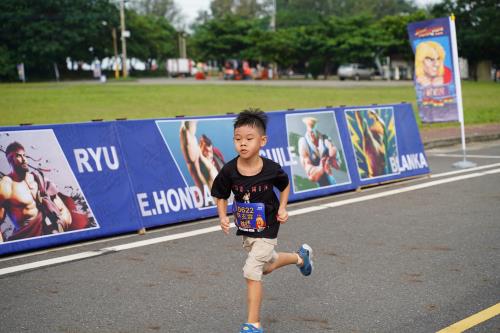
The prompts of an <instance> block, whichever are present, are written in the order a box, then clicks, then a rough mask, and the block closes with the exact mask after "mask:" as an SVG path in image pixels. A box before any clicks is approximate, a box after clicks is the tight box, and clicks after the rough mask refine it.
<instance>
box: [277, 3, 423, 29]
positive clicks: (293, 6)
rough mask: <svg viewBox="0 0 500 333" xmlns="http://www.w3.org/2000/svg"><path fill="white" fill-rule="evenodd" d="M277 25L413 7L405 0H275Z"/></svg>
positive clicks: (384, 13)
mask: <svg viewBox="0 0 500 333" xmlns="http://www.w3.org/2000/svg"><path fill="white" fill-rule="evenodd" d="M276 4H277V26H278V27H280V28H281V27H292V26H303V25H315V24H316V22H318V20H320V19H322V18H323V19H327V18H328V17H330V16H337V17H343V18H348V17H353V16H358V15H367V16H372V17H374V18H375V19H379V18H382V17H384V16H387V15H395V14H399V13H412V12H414V11H416V7H415V5H413V4H412V3H411V2H410V1H408V0H376V1H373V0H276Z"/></svg>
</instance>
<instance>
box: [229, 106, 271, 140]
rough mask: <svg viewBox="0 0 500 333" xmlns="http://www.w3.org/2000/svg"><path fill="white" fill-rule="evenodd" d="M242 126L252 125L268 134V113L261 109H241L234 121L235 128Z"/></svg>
mask: <svg viewBox="0 0 500 333" xmlns="http://www.w3.org/2000/svg"><path fill="white" fill-rule="evenodd" d="M241 126H251V127H256V128H257V129H260V130H261V131H262V132H263V134H266V126H267V115H266V114H265V113H264V111H262V110H261V109H253V108H250V109H246V110H243V111H241V112H240V113H239V114H238V117H236V120H235V121H234V129H236V128H238V127H241Z"/></svg>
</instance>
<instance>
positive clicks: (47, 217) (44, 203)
mask: <svg viewBox="0 0 500 333" xmlns="http://www.w3.org/2000/svg"><path fill="white" fill-rule="evenodd" d="M5 156H6V157H7V160H8V162H9V164H10V166H11V169H12V170H11V172H10V173H9V174H7V175H3V177H2V178H1V180H0V223H3V222H4V221H5V218H6V216H8V217H9V218H10V221H11V222H12V224H13V225H14V230H13V231H12V234H11V235H10V236H9V237H8V239H4V236H3V235H2V234H1V233H0V238H1V240H2V241H7V240H17V239H23V238H30V237H36V236H41V235H45V234H52V233H59V232H62V231H65V230H68V229H69V228H70V226H71V224H72V216H71V213H70V211H69V209H68V207H66V205H65V204H64V202H63V201H62V200H61V198H60V196H59V194H58V192H57V188H56V187H55V185H54V184H53V183H51V182H50V181H47V180H45V179H43V175H42V174H37V173H34V172H31V171H30V169H29V166H28V163H27V158H26V153H25V149H24V147H23V146H22V145H21V144H20V143H18V142H13V143H11V144H10V145H8V146H7V149H6V150H5Z"/></svg>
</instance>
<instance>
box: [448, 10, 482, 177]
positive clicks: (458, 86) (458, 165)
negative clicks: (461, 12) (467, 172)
mask: <svg viewBox="0 0 500 333" xmlns="http://www.w3.org/2000/svg"><path fill="white" fill-rule="evenodd" d="M449 21H450V33H451V40H452V44H453V45H452V57H453V67H454V76H455V80H456V93H457V108H458V120H459V122H460V132H461V136H462V155H463V160H462V161H460V162H456V163H454V164H453V166H454V167H456V168H460V169H466V168H472V167H475V166H476V165H477V164H476V163H474V162H471V161H467V158H466V151H465V120H464V109H463V103H462V82H461V81H462V79H461V77H460V70H459V68H458V50H457V33H456V28H455V15H453V14H452V15H451V17H450V20H449Z"/></svg>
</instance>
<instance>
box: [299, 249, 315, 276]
mask: <svg viewBox="0 0 500 333" xmlns="http://www.w3.org/2000/svg"><path fill="white" fill-rule="evenodd" d="M297 253H298V255H299V256H300V257H301V258H302V261H303V264H302V266H299V269H300V272H301V273H302V275H304V276H309V275H311V273H312V271H313V261H312V258H313V250H312V248H311V247H310V246H309V245H307V244H302V246H301V247H300V249H299V250H298V251H297Z"/></svg>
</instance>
